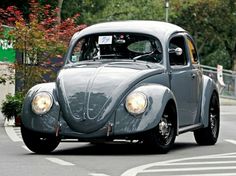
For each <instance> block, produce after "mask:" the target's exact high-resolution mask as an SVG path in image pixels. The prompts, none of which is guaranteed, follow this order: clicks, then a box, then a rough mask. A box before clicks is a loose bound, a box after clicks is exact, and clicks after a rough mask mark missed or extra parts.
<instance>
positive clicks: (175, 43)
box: [169, 36, 188, 66]
mask: <svg viewBox="0 0 236 176" xmlns="http://www.w3.org/2000/svg"><path fill="white" fill-rule="evenodd" d="M176 48H177V49H178V48H181V49H182V51H183V52H182V54H177V53H176V52H170V53H169V60H170V65H171V66H174V65H187V64H188V62H187V57H186V52H185V39H184V37H183V36H176V37H173V38H172V39H171V40H170V44H169V50H172V51H174V50H175V49H176Z"/></svg>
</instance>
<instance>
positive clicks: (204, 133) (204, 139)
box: [194, 93, 220, 145]
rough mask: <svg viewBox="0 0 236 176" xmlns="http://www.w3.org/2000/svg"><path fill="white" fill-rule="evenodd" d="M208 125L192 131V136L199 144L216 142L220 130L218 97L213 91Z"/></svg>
mask: <svg viewBox="0 0 236 176" xmlns="http://www.w3.org/2000/svg"><path fill="white" fill-rule="evenodd" d="M208 116H209V117H208V119H209V123H208V127H206V128H202V129H198V130H196V131H194V137H195V140H196V142H197V143H198V144H199V145H214V144H215V143H216V142H217V139H218V136H219V130H220V108H219V98H218V96H217V94H216V93H213V95H212V97H211V100H210V106H209V115H208Z"/></svg>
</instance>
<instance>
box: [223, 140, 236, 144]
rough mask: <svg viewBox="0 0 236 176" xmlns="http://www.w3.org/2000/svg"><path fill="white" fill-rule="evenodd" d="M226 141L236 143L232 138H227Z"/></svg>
mask: <svg viewBox="0 0 236 176" xmlns="http://www.w3.org/2000/svg"><path fill="white" fill-rule="evenodd" d="M225 141H226V142H229V143H231V144H234V145H236V140H232V139H225Z"/></svg>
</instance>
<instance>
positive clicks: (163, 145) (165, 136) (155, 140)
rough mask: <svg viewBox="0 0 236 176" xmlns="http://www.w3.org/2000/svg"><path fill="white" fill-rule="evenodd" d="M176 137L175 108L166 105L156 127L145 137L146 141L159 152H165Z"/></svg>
mask: <svg viewBox="0 0 236 176" xmlns="http://www.w3.org/2000/svg"><path fill="white" fill-rule="evenodd" d="M175 137H176V109H175V107H174V106H173V105H171V104H170V105H168V106H167V107H166V108H165V111H164V113H163V115H162V118H161V120H160V122H159V123H158V125H157V127H156V128H155V129H153V130H152V131H151V132H150V133H149V134H148V136H147V137H146V143H147V144H149V145H151V146H152V148H153V149H154V150H157V151H158V152H159V153H167V152H168V151H169V150H170V149H171V148H172V146H173V144H174V141H175Z"/></svg>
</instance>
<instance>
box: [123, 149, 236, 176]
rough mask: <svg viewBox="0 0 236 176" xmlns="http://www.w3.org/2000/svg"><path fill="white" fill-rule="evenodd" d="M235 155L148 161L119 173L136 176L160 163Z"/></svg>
mask: <svg viewBox="0 0 236 176" xmlns="http://www.w3.org/2000/svg"><path fill="white" fill-rule="evenodd" d="M235 157H236V153H223V154H214V155H203V156H196V157H189V158H180V159H173V160H167V161H160V162H154V163H149V164H144V165H140V166H137V167H133V168H131V169H128V170H126V171H125V172H124V173H122V174H121V176H137V175H138V174H139V173H142V172H143V171H144V170H146V169H148V168H151V167H156V166H160V165H162V164H170V163H176V162H183V161H189V160H197V159H210V158H235Z"/></svg>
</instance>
